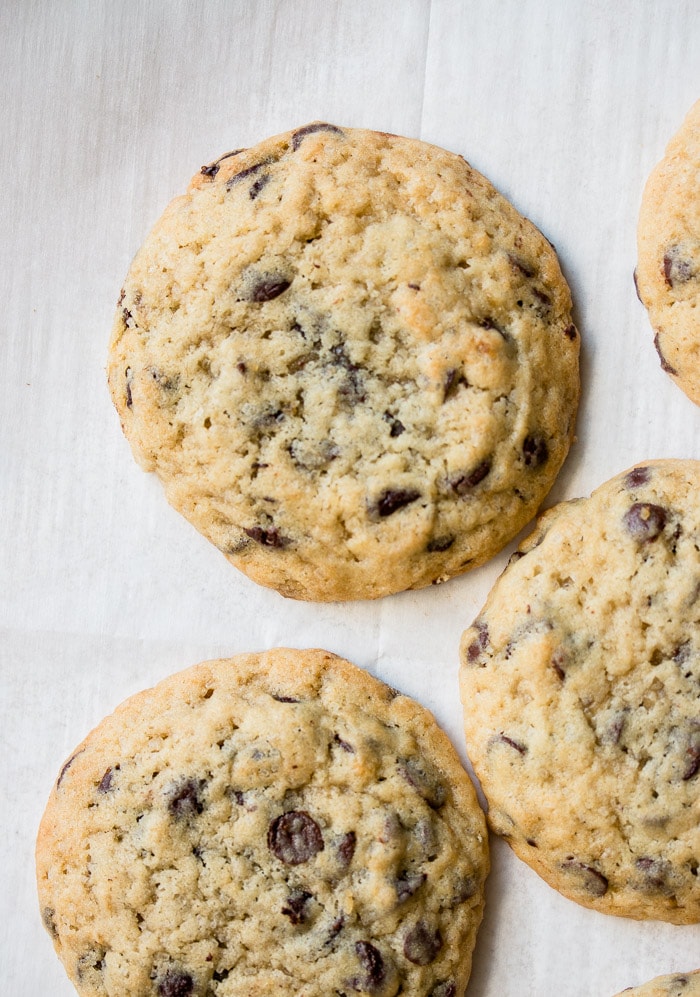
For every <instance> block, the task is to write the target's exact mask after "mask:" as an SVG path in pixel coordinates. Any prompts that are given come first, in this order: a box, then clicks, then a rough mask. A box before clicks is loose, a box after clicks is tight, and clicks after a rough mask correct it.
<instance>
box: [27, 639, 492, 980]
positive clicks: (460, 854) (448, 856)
mask: <svg viewBox="0 0 700 997" xmlns="http://www.w3.org/2000/svg"><path fill="white" fill-rule="evenodd" d="M487 871H488V845H487V835H486V825H485V820H484V816H483V813H482V811H481V810H480V808H479V805H478V802H477V800H476V794H475V791H474V788H473V786H472V784H471V782H470V780H469V777H468V775H467V774H466V772H465V771H464V769H463V768H462V766H461V764H460V762H459V759H458V757H457V754H456V752H455V751H454V749H453V747H452V745H451V744H450V742H449V740H448V738H447V737H446V735H445V734H443V732H442V731H441V730H440V729H439V727H438V726H437V724H436V723H435V721H434V719H433V717H432V715H431V714H430V713H429V712H428V711H427V710H425V709H424V708H422V707H421V706H419V705H418V704H417V703H415V702H414V701H413V700H411V699H409V698H408V697H406V696H403V695H401V694H399V693H397V692H396V690H393V689H390V688H389V687H388V686H386V685H384V684H383V683H381V682H379V681H378V680H376V679H374V678H372V677H371V676H370V675H368V674H367V673H365V672H364V671H362V670H361V669H359V668H356V667H355V666H353V665H351V664H349V663H348V662H346V661H343V660H342V659H340V658H337V657H335V656H334V655H331V654H328V653H326V652H323V651H296V650H295V651H292V650H285V649H278V650H275V651H270V652H267V653H263V654H251V655H241V656H238V657H236V658H233V659H229V660H221V661H213V662H205V663H204V664H201V665H198V666H195V667H194V668H191V669H189V670H187V671H185V672H182V673H180V674H178V675H174V676H172V677H170V678H168V679H166V680H165V681H163V682H161V683H160V684H159V685H158V686H156V687H155V688H154V689H151V690H149V691H147V692H144V693H141V694H140V695H137V696H135V697H133V698H131V699H129V700H127V701H126V702H125V703H124V704H122V706H120V707H119V708H118V709H117V710H116V711H115V713H114V714H112V715H111V716H110V717H108V718H107V719H106V720H104V721H103V722H102V723H101V724H100V725H99V726H98V727H97V728H96V729H95V730H94V731H93V732H92V734H90V735H89V736H88V737H87V738H86V740H85V741H84V742H83V743H82V744H81V745H80V746H79V747H78V748H77V749H76V751H75V752H74V753H73V754H72V755H71V757H70V758H69V759H68V761H67V762H66V763H65V765H64V766H63V768H62V770H61V772H60V775H59V777H58V780H57V783H56V786H55V788H54V790H53V792H52V795H51V798H50V801H49V804H48V806H47V809H46V813H45V815H44V818H43V821H42V824H41V828H40V832H39V837H38V842H37V877H38V888H39V895H40V904H41V909H42V914H43V918H44V923H45V925H46V927H47V930H48V931H49V933H50V934H51V936H52V938H53V941H54V945H55V947H56V950H57V952H58V954H59V956H60V958H61V960H62V962H63V963H64V966H65V968H66V970H67V972H68V974H69V976H70V978H71V980H72V981H73V983H74V985H75V987H76V989H77V990H78V993H79V994H80V995H81V997H98V995H99V997H123V995H124V994H126V993H128V994H130V995H132V997H189V995H192V997H270V995H280V997H282V995H290V997H291V995H292V994H293V995H302V997H328V995H330V994H345V995H346V997H352V995H353V994H369V995H375V997H393V995H395V994H398V993H410V994H412V995H426V997H461V995H462V994H463V992H464V988H465V986H466V983H467V979H468V977H469V972H470V967H471V953H472V949H473V946H474V941H475V937H476V932H477V929H478V926H479V923H480V921H481V916H482V911H483V890H484V881H485V878H486V874H487Z"/></svg>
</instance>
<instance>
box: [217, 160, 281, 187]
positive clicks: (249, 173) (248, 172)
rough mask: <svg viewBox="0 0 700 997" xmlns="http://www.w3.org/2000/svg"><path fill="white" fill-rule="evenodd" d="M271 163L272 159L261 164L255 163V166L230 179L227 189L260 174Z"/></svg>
mask: <svg viewBox="0 0 700 997" xmlns="http://www.w3.org/2000/svg"><path fill="white" fill-rule="evenodd" d="M271 162H272V160H271V159H263V160H262V162H260V163H255V164H254V165H253V166H249V167H248V168H247V169H245V170H241V171H240V172H239V173H234V174H233V176H232V177H229V178H228V180H227V181H226V189H227V190H230V189H231V188H232V187H233V186H235V184H238V183H241V181H243V180H245V179H246V178H247V177H252V176H255V174H256V173H259V172H260V170H262V169H263V167H265V166H269V165H270V163H271Z"/></svg>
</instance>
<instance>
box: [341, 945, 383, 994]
mask: <svg viewBox="0 0 700 997" xmlns="http://www.w3.org/2000/svg"><path fill="white" fill-rule="evenodd" d="M355 953H356V955H357V958H358V959H359V961H360V965H361V966H362V969H363V970H364V974H363V976H361V977H355V978H354V979H353V980H352V981H350V986H352V987H353V988H354V989H355V990H366V991H367V992H368V993H370V994H372V993H376V992H377V991H378V990H379V989H380V988H381V986H382V984H383V983H384V979H385V977H386V967H385V965H384V960H383V959H382V956H381V953H380V952H379V950H378V949H376V948H375V947H374V945H371V944H370V942H365V941H361V942H355Z"/></svg>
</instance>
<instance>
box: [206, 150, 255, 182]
mask: <svg viewBox="0 0 700 997" xmlns="http://www.w3.org/2000/svg"><path fill="white" fill-rule="evenodd" d="M240 152H245V149H234V150H233V152H225V153H224V154H223V156H219V158H218V159H216V160H215V161H214V162H213V163H209V165H208V166H203V167H202V168H201V170H200V173H201V174H202V175H203V176H205V177H215V176H216V174H217V173H218V172H219V170H220V169H221V166H220V165H219V164H220V163H223V161H224V160H225V159H231V157H232V156H237V155H238V154H239V153H240Z"/></svg>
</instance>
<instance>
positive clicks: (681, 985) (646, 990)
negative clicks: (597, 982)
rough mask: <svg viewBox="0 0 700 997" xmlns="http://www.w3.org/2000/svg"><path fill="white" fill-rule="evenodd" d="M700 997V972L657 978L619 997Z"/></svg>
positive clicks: (628, 989)
mask: <svg viewBox="0 0 700 997" xmlns="http://www.w3.org/2000/svg"><path fill="white" fill-rule="evenodd" d="M623 994H626V995H627V997H700V970H696V971H695V972H693V973H670V974H668V975H667V976H657V977H656V978H655V979H653V980H650V981H649V982H648V983H644V984H642V986H639V987H628V988H627V989H626V990H623V991H622V993H619V994H617V997H623Z"/></svg>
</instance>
